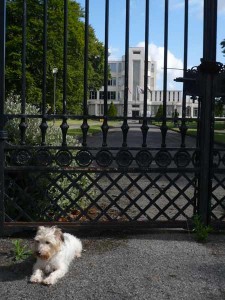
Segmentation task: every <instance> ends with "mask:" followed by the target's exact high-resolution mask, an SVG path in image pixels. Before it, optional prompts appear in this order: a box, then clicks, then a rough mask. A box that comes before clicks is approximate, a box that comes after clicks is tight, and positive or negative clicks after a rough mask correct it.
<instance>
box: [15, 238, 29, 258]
mask: <svg viewBox="0 0 225 300" xmlns="http://www.w3.org/2000/svg"><path fill="white" fill-rule="evenodd" d="M12 243H13V245H14V249H13V260H15V261H20V260H24V259H26V258H27V257H28V256H30V255H31V254H32V252H31V251H30V250H29V249H28V248H27V246H23V245H22V243H21V240H14V241H13V242H12Z"/></svg>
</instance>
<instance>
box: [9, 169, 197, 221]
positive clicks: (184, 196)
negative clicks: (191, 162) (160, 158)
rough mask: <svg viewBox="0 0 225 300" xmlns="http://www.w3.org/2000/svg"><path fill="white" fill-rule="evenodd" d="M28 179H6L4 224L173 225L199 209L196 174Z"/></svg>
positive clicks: (50, 175)
mask: <svg viewBox="0 0 225 300" xmlns="http://www.w3.org/2000/svg"><path fill="white" fill-rule="evenodd" d="M26 174H27V175H28V176H26V182H22V181H23V180H24V174H23V172H22V173H21V172H19V173H18V174H17V175H16V174H15V173H14V174H13V175H12V174H10V173H9V174H8V176H7V182H6V198H5V199H6V201H5V206H6V221H18V222H24V221H25V222H27V221H28V222H29V221H31V222H37V221H56V222H79V223H80V222H81V223H84V222H111V221H118V222H129V221H131V222H132V221H139V222H141V221H161V220H162V221H163V220H166V221H168V220H169V221H175V220H187V219H189V218H191V217H192V216H193V214H194V211H195V207H196V203H195V184H196V183H195V175H194V174H193V173H192V174H180V173H178V174H175V173H171V174H169V173H165V174H161V173H148V172H145V173H143V174H140V173H115V172H114V173H107V172H95V173H87V172H80V173H77V174H76V175H74V173H73V172H68V171H63V172H60V173H58V172H55V173H42V172H40V173H37V172H29V173H27V172H26ZM23 184H24V186H26V190H23Z"/></svg>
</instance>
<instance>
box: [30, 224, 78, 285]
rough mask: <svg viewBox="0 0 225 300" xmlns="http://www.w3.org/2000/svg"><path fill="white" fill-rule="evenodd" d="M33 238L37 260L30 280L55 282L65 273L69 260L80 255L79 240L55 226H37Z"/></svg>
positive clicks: (34, 281) (44, 282)
mask: <svg viewBox="0 0 225 300" xmlns="http://www.w3.org/2000/svg"><path fill="white" fill-rule="evenodd" d="M34 240H35V245H34V254H35V255H36V257H37V261H36V263H35V265H34V267H33V274H32V276H31V278H30V282H33V283H43V284H47V285H51V284H55V283H56V282H57V281H58V279H59V278H61V277H63V276H64V275H65V274H66V273H67V271H68V268H69V265H70V263H71V261H72V260H73V259H74V258H75V257H80V256H81V251H82V243H81V241H80V240H79V239H78V238H76V237H75V236H73V235H71V234H69V233H62V231H61V229H59V228H58V227H56V226H53V227H44V226H40V227H38V231H37V234H36V236H35V238H34Z"/></svg>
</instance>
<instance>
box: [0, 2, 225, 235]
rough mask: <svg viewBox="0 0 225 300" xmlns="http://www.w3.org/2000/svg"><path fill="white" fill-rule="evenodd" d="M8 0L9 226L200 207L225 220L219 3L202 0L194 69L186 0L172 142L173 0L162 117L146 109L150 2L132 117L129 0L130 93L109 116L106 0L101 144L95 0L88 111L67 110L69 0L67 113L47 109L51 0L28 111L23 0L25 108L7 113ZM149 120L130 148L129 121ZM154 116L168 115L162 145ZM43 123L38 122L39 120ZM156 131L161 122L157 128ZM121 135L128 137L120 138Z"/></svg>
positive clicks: (0, 200) (159, 221)
mask: <svg viewBox="0 0 225 300" xmlns="http://www.w3.org/2000/svg"><path fill="white" fill-rule="evenodd" d="M6 2H7V1H5V0H3V1H1V3H0V157H1V168H0V187H1V189H0V193H1V194H0V209H1V225H0V227H1V230H3V231H4V230H5V229H8V228H13V227H18V226H36V225H37V224H45V223H49V222H50V223H51V224H53V223H56V224H57V223H60V224H61V225H64V226H91V227H93V226H145V227H174V228H175V227H177V228H183V227H185V228H186V227H187V226H189V223H191V220H192V217H193V215H194V214H197V213H198V214H199V215H201V217H202V220H203V221H204V222H205V223H211V224H214V225H217V226H219V227H220V228H221V227H223V226H224V222H223V221H224V217H225V214H224V210H225V203H224V201H225V196H224V195H225V193H224V187H225V183H224V181H225V175H224V170H225V149H224V147H222V146H219V147H215V146H214V141H213V134H214V133H213V132H214V112H213V111H214V99H215V97H223V96H224V93H225V91H224V66H223V65H221V64H219V63H217V62H216V23H217V22H216V21H217V1H209V0H205V1H204V45H203V58H202V60H201V64H200V65H199V66H198V67H197V68H193V69H192V70H188V69H187V56H188V55H187V54H188V53H187V49H188V1H187V0H185V8H184V10H185V11H184V12H185V22H184V72H183V78H177V79H176V80H177V81H182V82H184V84H183V98H182V115H181V116H180V117H179V118H178V120H179V123H180V125H179V130H180V133H179V134H180V145H177V146H175V147H174V146H170V145H168V144H167V136H168V134H169V131H168V126H167V122H168V121H173V118H171V117H170V118H168V117H167V115H166V107H167V99H166V92H167V55H168V54H167V53H168V15H169V1H168V0H165V20H164V22H165V27H164V83H163V116H162V117H161V118H160V119H157V118H155V117H149V116H148V115H147V97H148V95H147V93H148V89H147V86H148V81H147V79H148V75H147V74H148V50H149V49H148V45H149V2H150V1H149V0H146V1H145V3H146V10H145V70H144V103H143V104H144V107H143V115H142V116H136V117H130V116H128V92H129V87H128V82H129V76H128V74H129V46H130V45H129V34H130V0H126V22H125V23H126V29H125V30H126V34H125V93H124V111H123V116H122V117H114V118H113V117H111V118H110V117H109V116H108V99H107V94H108V93H107V92H108V46H109V45H108V37H109V36H108V34H109V27H108V21H109V0H106V1H105V44H104V47H105V55H104V70H105V71H104V113H103V115H102V116H101V117H100V118H101V120H102V126H101V129H102V142H101V144H95V145H94V146H93V145H92V146H91V145H90V144H89V140H88V131H89V122H90V120H96V119H99V116H93V115H89V114H88V103H87V98H88V91H89V87H88V75H89V73H88V54H89V0H86V6H85V33H84V40H85V46H84V79H83V87H84V92H83V113H82V114H81V115H74V114H72V115H71V114H68V113H67V43H68V39H67V38H68V36H67V30H68V27H67V26H68V1H67V0H64V60H63V87H64V90H63V100H62V101H63V105H62V113H60V114H50V115H49V114H47V113H46V108H47V104H46V72H47V58H46V55H47V50H48V49H47V39H48V36H47V24H48V18H47V5H48V1H47V0H46V1H44V2H43V9H44V16H43V83H42V84H43V89H42V106H41V112H40V113H39V114H33V113H27V112H26V105H27V104H26V18H27V6H26V2H27V1H26V0H24V1H23V25H22V27H23V32H22V52H21V53H22V54H21V60H22V78H21V111H20V113H18V114H6V113H5V99H6V95H5V76H6V75H5V45H6V41H5V36H6ZM187 95H191V96H198V104H199V115H198V117H197V118H196V119H195V121H196V122H197V124H198V131H197V137H196V143H194V144H192V145H191V146H189V145H188V143H187V139H188V137H187V129H188V121H190V118H187V116H186V106H187V104H186V96H187ZM31 119H32V120H36V123H38V124H39V125H40V126H39V125H38V126H36V127H37V129H38V130H39V131H40V144H39V145H28V144H26V133H27V131H28V130H29V126H28V123H29V120H31ZM76 119H77V120H82V125H81V129H82V133H83V136H82V141H81V144H76V145H71V144H69V143H68V135H67V132H68V128H69V125H68V123H69V120H76ZM14 120H18V127H19V130H20V143H18V144H12V143H11V141H10V140H9V139H8V135H7V130H6V128H7V124H8V123H9V122H12V121H14ZM52 120H61V122H62V123H61V125H60V128H61V144H60V145H54V146H53V145H51V144H48V143H47V142H46V137H47V136H48V135H49V134H51V133H50V131H49V126H48V124H49V123H50V122H52ZM110 120H117V121H120V122H121V128H120V137H121V144H120V145H119V146H118V141H115V144H112V145H111V146H109V145H108V138H109V136H110V134H111V133H110V127H109V121H110ZM133 120H135V121H138V122H140V123H141V124H142V125H141V126H140V128H139V133H140V136H141V138H142V140H141V141H138V142H137V143H136V145H135V146H130V144H129V143H130V140H129V137H130V134H131V129H132V128H131V127H132V126H131V123H130V121H133ZM154 121H160V122H161V125H160V127H159V129H158V131H159V132H160V135H161V142H160V145H157V146H156V145H154V144H149V138H151V136H152V131H151V130H152V126H151V125H149V124H150V123H152V122H154ZM38 127H40V128H38ZM156 130H157V129H156ZM119 143H120V142H119Z"/></svg>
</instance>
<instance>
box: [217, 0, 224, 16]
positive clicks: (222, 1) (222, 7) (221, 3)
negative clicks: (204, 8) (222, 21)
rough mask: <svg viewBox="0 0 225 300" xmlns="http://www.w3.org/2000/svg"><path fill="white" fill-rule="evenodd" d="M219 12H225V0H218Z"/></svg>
mask: <svg viewBox="0 0 225 300" xmlns="http://www.w3.org/2000/svg"><path fill="white" fill-rule="evenodd" d="M218 12H220V13H223V14H225V1H224V0H219V1H218Z"/></svg>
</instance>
